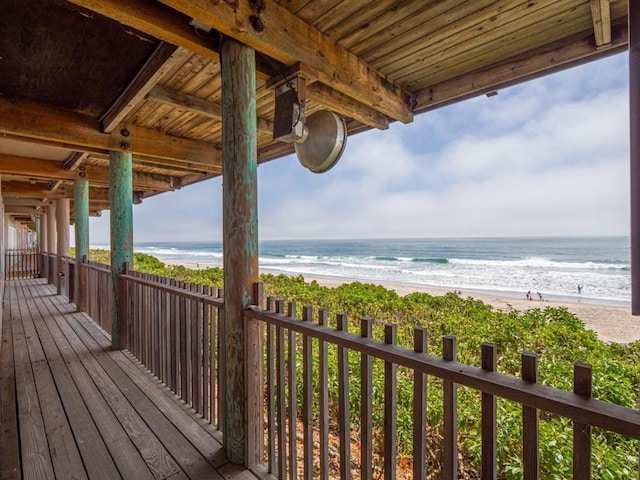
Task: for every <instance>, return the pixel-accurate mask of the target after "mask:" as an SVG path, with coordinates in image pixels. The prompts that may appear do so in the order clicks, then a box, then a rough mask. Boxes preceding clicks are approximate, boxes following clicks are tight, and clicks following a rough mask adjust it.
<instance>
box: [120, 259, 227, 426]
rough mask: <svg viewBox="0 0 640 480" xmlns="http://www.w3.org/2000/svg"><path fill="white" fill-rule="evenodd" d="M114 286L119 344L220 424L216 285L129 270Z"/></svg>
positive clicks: (220, 302)
mask: <svg viewBox="0 0 640 480" xmlns="http://www.w3.org/2000/svg"><path fill="white" fill-rule="evenodd" d="M118 288H119V289H120V310H119V318H120V319H121V320H120V321H121V325H122V329H123V330H121V332H120V335H121V336H123V344H124V346H125V347H126V348H127V349H128V350H129V351H130V352H131V353H132V354H133V355H134V356H135V357H137V358H138V360H140V361H141V362H142V363H143V364H144V365H145V366H146V367H147V368H148V369H149V370H150V371H151V372H153V373H154V374H155V375H156V376H157V377H158V378H159V379H160V381H161V382H163V383H165V384H166V385H167V386H168V387H169V388H170V389H171V390H172V391H173V392H174V393H175V394H176V395H178V396H179V397H180V398H181V399H182V400H184V401H185V403H187V404H188V405H190V406H191V407H192V408H193V409H194V410H196V411H197V412H198V413H200V414H201V415H202V416H203V417H204V418H206V419H207V420H208V421H209V422H210V423H211V424H213V425H215V426H216V427H218V428H221V422H222V418H223V416H222V415H220V414H219V412H220V411H221V409H222V408H223V405H222V400H221V399H219V395H218V391H219V390H218V385H219V375H220V366H219V362H218V348H219V333H220V328H219V320H220V310H221V308H222V305H223V300H222V290H217V291H216V290H215V289H212V288H210V287H203V286H202V285H195V284H186V283H184V282H179V281H175V280H170V279H168V278H164V277H159V276H156V275H148V274H142V273H138V272H135V271H131V272H128V273H127V274H123V275H120V276H119V287H118ZM214 295H216V296H214Z"/></svg>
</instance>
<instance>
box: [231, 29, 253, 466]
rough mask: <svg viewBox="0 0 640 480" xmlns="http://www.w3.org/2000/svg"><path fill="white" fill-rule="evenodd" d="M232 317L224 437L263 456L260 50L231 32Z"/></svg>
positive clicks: (242, 461) (248, 460) (242, 457)
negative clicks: (255, 295)
mask: <svg viewBox="0 0 640 480" xmlns="http://www.w3.org/2000/svg"><path fill="white" fill-rule="evenodd" d="M221 74H222V163H223V170H222V173H223V189H222V197H223V245H224V318H223V320H224V321H223V322H222V332H221V333H222V339H223V342H222V347H223V352H221V361H223V362H224V363H225V364H223V365H221V367H222V368H223V370H222V371H224V372H225V374H224V378H223V385H222V387H223V390H222V393H223V398H224V405H223V406H222V408H223V413H224V423H223V433H224V445H225V448H226V451H227V456H228V458H229V460H231V462H233V463H235V464H239V465H245V466H246V467H251V466H253V465H255V464H256V463H258V462H259V461H261V459H262V444H263V428H262V380H261V372H262V345H261V336H260V331H259V329H258V326H257V325H256V324H255V323H254V322H249V323H247V322H245V321H244V310H245V308H246V307H248V306H249V305H250V304H251V301H252V292H253V284H254V282H256V281H257V280H258V209H257V190H258V188H257V146H256V97H255V92H256V86H255V77H256V72H255V52H254V50H253V49H251V48H249V47H247V46H245V45H242V44H240V43H238V42H236V41H235V40H232V39H229V38H226V39H225V40H224V43H223V44H222V52H221Z"/></svg>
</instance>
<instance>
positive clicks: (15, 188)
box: [2, 180, 71, 199]
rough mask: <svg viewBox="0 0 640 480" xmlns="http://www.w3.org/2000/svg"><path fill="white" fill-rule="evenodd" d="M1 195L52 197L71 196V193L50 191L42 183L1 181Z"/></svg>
mask: <svg viewBox="0 0 640 480" xmlns="http://www.w3.org/2000/svg"><path fill="white" fill-rule="evenodd" d="M2 196H3V197H4V198H7V197H16V198H40V199H41V198H47V199H54V198H60V197H64V196H68V197H71V193H70V192H67V191H66V190H58V191H56V192H52V191H50V190H49V189H48V188H47V187H46V185H44V184H42V183H36V184H31V183H28V182H7V181H4V180H3V181H2Z"/></svg>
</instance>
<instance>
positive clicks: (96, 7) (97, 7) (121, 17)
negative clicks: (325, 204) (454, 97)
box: [69, 0, 384, 128]
mask: <svg viewBox="0 0 640 480" xmlns="http://www.w3.org/2000/svg"><path fill="white" fill-rule="evenodd" d="M69 1H70V3H74V4H76V5H80V6H82V7H85V8H87V9H89V10H93V11H95V12H97V13H99V14H101V15H104V16H105V17H108V18H111V19H113V20H116V21H118V22H120V23H122V24H123V25H127V26H129V27H132V28H135V29H136V30H139V31H141V32H144V33H146V34H148V35H151V36H153V37H155V38H158V39H161V40H164V41H165V42H167V43H172V44H174V45H178V46H180V47H183V48H184V49H186V50H189V51H191V52H194V53H197V54H198V55H202V56H204V57H205V58H209V59H211V60H213V61H215V62H216V63H220V54H219V52H218V45H217V42H216V41H214V40H212V39H209V38H206V37H204V36H198V35H197V34H196V33H195V29H194V28H193V27H192V26H191V25H189V24H188V20H189V19H188V18H187V17H184V16H183V15H182V14H180V13H178V12H176V11H174V10H170V9H167V8H166V7H164V6H163V5H161V4H159V3H155V2H145V1H144V0H69ZM293 63H295V62H293ZM273 64H281V63H280V62H278V61H276V60H274V59H269V61H266V60H265V59H264V57H263V56H262V55H257V56H256V74H257V77H258V78H259V79H261V80H264V81H267V80H270V79H272V78H273V77H279V72H278V71H274V67H273ZM309 71H310V72H312V71H313V69H309ZM313 75H317V74H316V73H314V74H313ZM341 78H343V80H341V81H342V82H348V81H349V76H348V75H344V77H341ZM313 79H315V77H314V78H313ZM313 79H312V78H309V81H311V80H313ZM308 95H309V94H308ZM308 98H309V99H310V100H313V101H315V102H317V103H319V104H321V105H323V106H324V107H326V108H328V109H330V110H334V111H336V112H341V111H344V110H345V108H347V105H348V104H347V105H345V104H344V102H342V97H340V96H338V95H322V96H320V97H314V95H313V93H311V94H310V95H309V97H308ZM372 98H373V97H372ZM368 100H369V98H361V99H360V102H361V103H362V105H368V104H369V102H368ZM374 110H375V109H374ZM348 116H350V117H351V118H353V119H355V120H358V121H359V122H361V123H364V124H365V125H369V126H372V127H377V128H379V127H378V124H379V123H378V122H375V123H373V124H372V123H370V121H371V120H370V119H372V118H373V117H372V115H370V114H368V113H366V114H364V115H362V116H361V112H360V110H357V109H356V110H352V111H350V113H349V115H348ZM382 125H384V123H382Z"/></svg>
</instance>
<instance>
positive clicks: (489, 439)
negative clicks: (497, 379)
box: [481, 343, 497, 480]
mask: <svg viewBox="0 0 640 480" xmlns="http://www.w3.org/2000/svg"><path fill="white" fill-rule="evenodd" d="M496 352H497V348H496V345H495V344H493V343H484V344H483V345H482V369H483V370H485V371H487V372H495V370H496ZM481 410H482V413H481V422H482V478H483V479H487V480H490V479H495V478H497V470H496V454H497V453H496V452H497V449H496V448H497V444H496V397H495V396H494V395H491V394H489V393H483V394H482V405H481Z"/></svg>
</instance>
